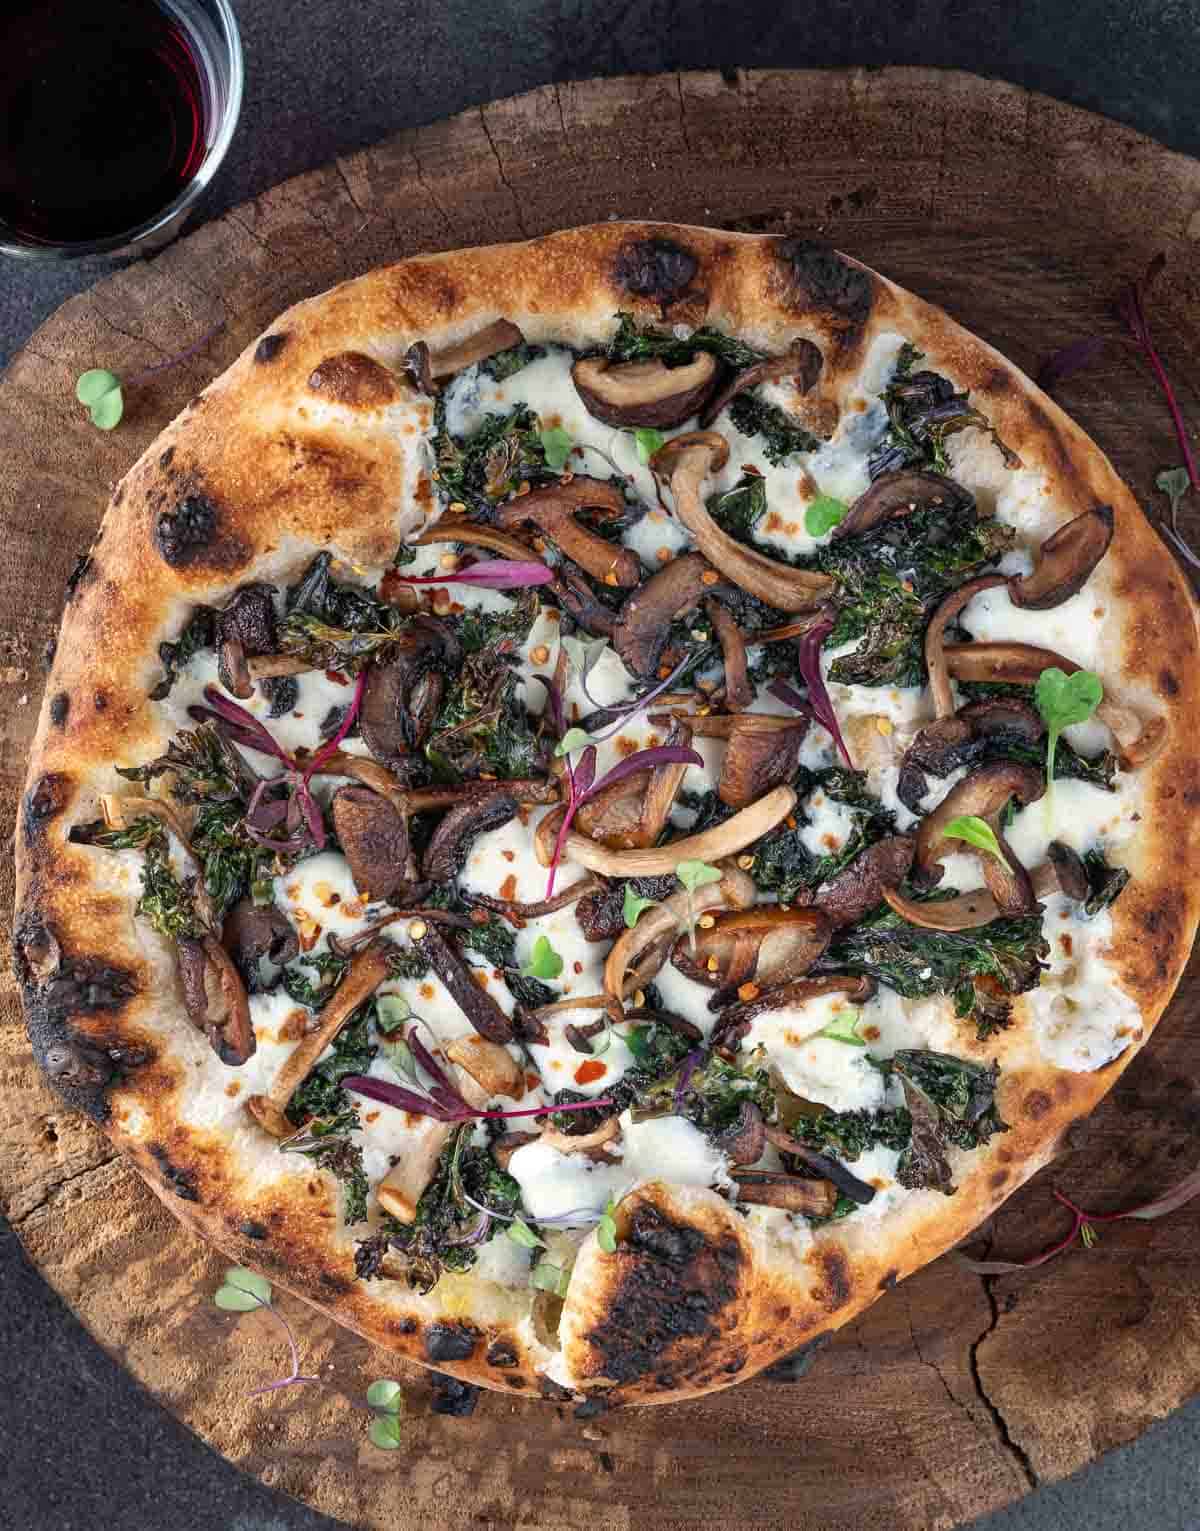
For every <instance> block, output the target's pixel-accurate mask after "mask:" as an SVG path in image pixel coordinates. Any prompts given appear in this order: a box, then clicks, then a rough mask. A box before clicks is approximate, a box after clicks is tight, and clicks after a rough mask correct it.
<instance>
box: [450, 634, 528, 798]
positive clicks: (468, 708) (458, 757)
mask: <svg viewBox="0 0 1200 1531" xmlns="http://www.w3.org/2000/svg"><path fill="white" fill-rule="evenodd" d="M454 680H455V684H454V685H453V686H451V687H449V688H448V689H447V692H446V695H445V697H444V698H443V700H442V705H441V708H440V710H439V712H438V715H437V717H436V718H435V719H434V724H433V730H432V732H431V735H430V738H429V741H428V743H427V744H426V746H425V758H426V760H428V762H429V764H430V765H431V766H432V767H433V770H434V774H435V775H436V776H437V777H438V778H439V779H440V780H443V781H452V782H456V781H464V780H468V779H471V778H474V777H477V776H479V775H480V773H481V772H484V771H487V772H489V773H490V774H491V775H493V776H498V777H502V778H504V779H506V780H508V779H511V778H514V777H522V776H533V775H536V774H537V773H538V772H540V771H541V770H542V769H543V768H544V760H543V754H542V745H541V742H540V741H539V739H538V736H537V734H536V732H535V730H534V725H533V723H532V721H531V719H530V717H529V714H528V713H527V712H526V711H525V708H524V706H523V705H522V704H521V701H520V699H519V697H518V695H517V691H518V680H517V676H516V674H515V672H514V670H513V668H512V665H511V662H510V658H509V656H508V655H507V654H504V653H502V652H499V651H498V650H496V649H494V648H489V649H485V650H482V651H481V652H479V653H477V654H468V655H467V656H466V658H465V659H464V661H463V664H462V667H461V669H460V670H459V671H458V672H457V674H456V675H455V677H454Z"/></svg>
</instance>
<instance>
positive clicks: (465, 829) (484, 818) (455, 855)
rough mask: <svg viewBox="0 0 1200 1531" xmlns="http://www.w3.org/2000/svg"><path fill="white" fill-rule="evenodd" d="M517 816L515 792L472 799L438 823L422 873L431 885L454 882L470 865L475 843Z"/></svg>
mask: <svg viewBox="0 0 1200 1531" xmlns="http://www.w3.org/2000/svg"><path fill="white" fill-rule="evenodd" d="M516 816H517V799H516V797H515V796H514V795H513V794H512V793H511V792H488V791H485V792H480V793H478V794H475V795H473V796H471V797H468V798H467V799H466V800H465V802H461V803H459V804H458V805H457V807H454V808H451V810H450V812H449V813H448V814H446V816H445V817H444V818H443V819H442V821H441V822H440V823H439V824H438V827H437V828H436V829H435V830H434V832H433V835H432V837H431V839H430V841H429V844H428V846H426V848H425V854H424V856H423V857H422V858H421V872H422V875H423V876H424V877H426V878H427V879H428V880H429V881H430V882H450V881H452V880H453V879H454V878H455V877H457V876H458V874H459V873H460V872H461V871H462V869H463V867H464V866H465V865H466V861H467V856H468V854H469V853H470V850H471V845H472V842H473V841H474V840H475V839H476V837H477V836H479V835H482V834H486V833H487V831H488V830H491V829H499V828H500V826H501V825H502V824H507V823H508V822H509V821H510V820H511V819H515V818H516Z"/></svg>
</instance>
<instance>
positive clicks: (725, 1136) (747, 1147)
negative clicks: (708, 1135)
mask: <svg viewBox="0 0 1200 1531" xmlns="http://www.w3.org/2000/svg"><path fill="white" fill-rule="evenodd" d="M766 1146H767V1128H766V1123H765V1122H764V1121H763V1114H762V1112H761V1111H760V1110H759V1109H758V1107H757V1106H756V1105H755V1104H754V1102H753V1101H752V1100H744V1101H743V1102H742V1104H741V1106H740V1107H739V1108H738V1114H737V1117H736V1119H735V1120H734V1121H733V1122H731V1123H730V1124H729V1126H728V1127H726V1128H724V1129H723V1130H722V1131H721V1132H718V1133H717V1134H716V1135H715V1136H714V1138H713V1147H714V1148H719V1149H720V1150H721V1152H722V1153H723V1154H725V1155H726V1156H727V1157H728V1159H729V1162H730V1163H731V1164H753V1163H755V1161H756V1160H758V1159H761V1158H762V1155H763V1149H764V1148H766Z"/></svg>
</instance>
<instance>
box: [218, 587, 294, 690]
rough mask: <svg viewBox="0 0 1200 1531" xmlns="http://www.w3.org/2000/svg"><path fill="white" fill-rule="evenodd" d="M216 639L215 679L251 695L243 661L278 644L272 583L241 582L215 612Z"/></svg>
mask: <svg viewBox="0 0 1200 1531" xmlns="http://www.w3.org/2000/svg"><path fill="white" fill-rule="evenodd" d="M216 640H217V675H218V678H219V680H220V682H221V684H222V685H223V686H224V687H225V689H226V690H227V691H231V692H232V693H233V695H234V696H237V697H241V698H242V699H243V700H245V699H246V698H247V697H249V696H252V695H253V694H254V687H253V685H252V684H251V675H250V672H249V669H248V667H247V660H248V659H249V658H250V657H251V656H254V655H258V654H273V653H274V652H275V650H276V649H277V648H278V647H279V644H278V642H277V641H276V636H275V586H274V585H264V584H255V585H243V586H242V588H241V589H240V590H239V591H238V592H237V593H236V594H235V595H234V597H233V599H232V600H231V601H230V602H229V604H228V606H226V607H225V609H224V610H223V611H220V612H218V613H217V623H216Z"/></svg>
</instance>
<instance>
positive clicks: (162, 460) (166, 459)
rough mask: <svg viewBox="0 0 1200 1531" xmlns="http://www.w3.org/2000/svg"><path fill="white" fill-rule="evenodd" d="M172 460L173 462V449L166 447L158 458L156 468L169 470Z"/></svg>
mask: <svg viewBox="0 0 1200 1531" xmlns="http://www.w3.org/2000/svg"><path fill="white" fill-rule="evenodd" d="M174 460H175V448H174V447H168V448H167V449H166V451H165V452H163V453H162V454H161V455H160V456H159V459H158V466H159V467H160V468H164V469H165V468H169V467H170V466H171V464H172V462H174Z"/></svg>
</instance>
